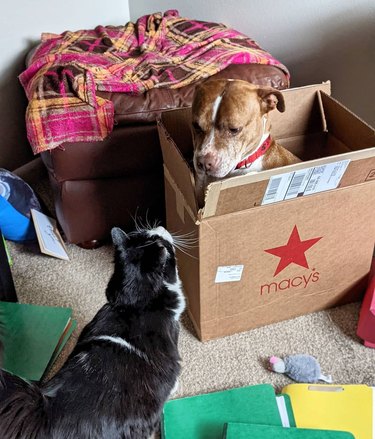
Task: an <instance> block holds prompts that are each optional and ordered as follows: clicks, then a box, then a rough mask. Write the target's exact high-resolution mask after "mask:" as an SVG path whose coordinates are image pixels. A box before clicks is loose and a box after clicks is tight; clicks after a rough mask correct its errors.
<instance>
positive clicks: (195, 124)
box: [193, 122, 203, 134]
mask: <svg viewBox="0 0 375 439" xmlns="http://www.w3.org/2000/svg"><path fill="white" fill-rule="evenodd" d="M193 129H194V131H195V132H196V133H197V134H202V133H203V130H202V128H201V127H200V126H199V124H198V122H193Z"/></svg>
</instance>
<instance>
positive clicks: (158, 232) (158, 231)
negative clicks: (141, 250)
mask: <svg viewBox="0 0 375 439" xmlns="http://www.w3.org/2000/svg"><path fill="white" fill-rule="evenodd" d="M147 233H148V236H150V237H151V236H160V238H163V239H165V240H166V241H168V242H169V243H171V244H173V238H172V235H171V234H170V233H169V232H168V230H166V229H165V228H164V227H162V226H159V227H156V228H155V229H152V230H148V232H147Z"/></svg>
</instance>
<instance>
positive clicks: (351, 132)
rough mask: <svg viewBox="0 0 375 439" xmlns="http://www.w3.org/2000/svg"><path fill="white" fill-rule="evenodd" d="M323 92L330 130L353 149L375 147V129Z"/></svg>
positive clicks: (326, 117)
mask: <svg viewBox="0 0 375 439" xmlns="http://www.w3.org/2000/svg"><path fill="white" fill-rule="evenodd" d="M320 94H321V99H322V103H323V109H324V114H325V119H326V123H327V129H328V131H329V132H330V133H331V134H333V135H334V136H335V137H336V138H337V139H339V140H340V141H341V142H343V143H344V144H345V145H346V146H347V147H348V148H350V149H351V150H352V151H357V150H360V149H366V148H371V147H375V129H374V128H372V127H371V126H370V125H368V124H367V123H366V122H364V121H363V120H362V119H360V118H359V117H358V116H356V115H355V114H354V113H352V112H351V111H350V110H348V109H347V108H346V107H345V106H344V105H342V104H341V103H340V102H338V101H337V100H336V99H334V98H332V97H331V96H328V95H327V94H326V93H324V91H323V92H322V93H320Z"/></svg>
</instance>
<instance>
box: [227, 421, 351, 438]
mask: <svg viewBox="0 0 375 439" xmlns="http://www.w3.org/2000/svg"><path fill="white" fill-rule="evenodd" d="M275 438H277V439H354V436H353V435H352V434H351V433H348V432H346V431H334V430H315V429H314V430H313V429H309V428H293V427H291V428H285V427H278V426H274V425H254V424H239V423H228V424H227V425H226V426H225V427H224V435H223V439H275Z"/></svg>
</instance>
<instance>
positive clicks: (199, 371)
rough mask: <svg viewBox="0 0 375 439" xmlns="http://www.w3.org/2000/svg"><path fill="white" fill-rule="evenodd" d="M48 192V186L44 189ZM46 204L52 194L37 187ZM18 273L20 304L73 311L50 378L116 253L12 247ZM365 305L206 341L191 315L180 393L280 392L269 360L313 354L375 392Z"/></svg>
mask: <svg viewBox="0 0 375 439" xmlns="http://www.w3.org/2000/svg"><path fill="white" fill-rule="evenodd" d="M43 187H44V186H43ZM35 189H36V190H37V192H38V193H39V194H40V195H41V196H42V197H43V199H44V201H45V202H47V203H48V202H49V200H48V199H46V198H45V197H46V196H49V194H48V190H47V191H45V190H44V189H42V190H41V186H40V185H38V187H35ZM9 249H10V252H11V255H12V258H13V260H14V265H13V268H12V272H13V277H14V282H15V286H16V290H17V293H18V296H19V300H20V301H21V302H26V303H34V304H41V305H55V306H68V307H71V308H72V309H73V314H74V318H76V319H77V321H78V327H77V329H76V331H75V333H74V335H73V337H72V338H71V340H70V342H69V343H68V345H67V346H66V348H65V349H64V350H63V352H62V354H61V355H60V357H59V358H58V360H57V363H56V364H55V367H54V369H53V371H52V372H55V371H56V370H57V369H58V368H59V367H60V366H61V365H62V363H63V361H64V359H65V358H66V355H67V353H68V352H69V351H70V349H71V348H72V347H73V345H74V343H75V341H76V338H77V335H78V334H79V332H80V330H81V329H82V327H83V326H84V325H85V324H86V323H87V322H88V321H89V320H90V319H91V318H92V317H93V316H94V314H95V313H96V311H97V310H98V309H99V308H100V306H101V305H102V304H103V303H104V301H105V297H104V292H105V288H106V284H107V281H108V279H109V277H110V274H111V272H112V258H113V256H112V248H111V247H110V246H105V247H101V248H99V249H96V250H83V249H81V248H78V247H77V246H75V245H68V246H67V251H68V254H69V256H70V259H71V260H70V262H66V261H62V260H58V259H55V258H52V257H48V256H44V255H42V254H40V253H39V252H38V249H37V248H31V249H30V248H27V247H24V246H23V245H20V244H15V243H9ZM359 307H360V304H358V303H355V304H350V305H346V306H343V307H340V308H336V309H331V310H329V311H323V312H318V313H314V314H310V315H306V316H302V317H299V318H296V319H293V320H289V321H284V322H280V323H277V324H274V325H270V326H267V327H263V328H259V329H255V330H252V331H249V332H245V333H241V334H238V335H233V336H229V337H225V338H222V339H218V340H214V341H210V342H206V343H202V342H200V341H198V339H197V338H196V337H195V335H194V333H193V329H192V325H191V323H190V321H189V319H188V317H187V316H184V317H183V320H182V331H181V337H180V353H181V356H182V360H183V361H182V366H183V370H182V375H181V377H180V388H179V390H178V392H177V394H176V395H175V396H176V397H179V396H187V395H194V394H197V393H200V392H202V393H204V392H209V391H214V390H221V389H227V388H232V387H236V386H244V385H249V384H257V383H271V384H272V385H274V386H275V389H276V390H279V389H280V388H281V387H283V386H284V385H286V384H288V383H290V382H291V380H290V379H289V378H287V377H286V376H284V375H278V374H276V373H273V372H270V371H268V370H267V368H266V360H267V358H268V357H269V356H271V355H278V356H284V355H289V354H296V353H306V354H310V355H314V356H315V357H316V358H317V359H318V360H319V362H320V364H321V367H322V371H323V373H325V374H330V375H332V378H333V380H334V382H335V383H364V384H368V385H372V386H375V350H374V349H368V348H365V347H364V346H363V345H362V342H361V340H360V339H358V337H357V336H356V326H357V319H358V313H359Z"/></svg>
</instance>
